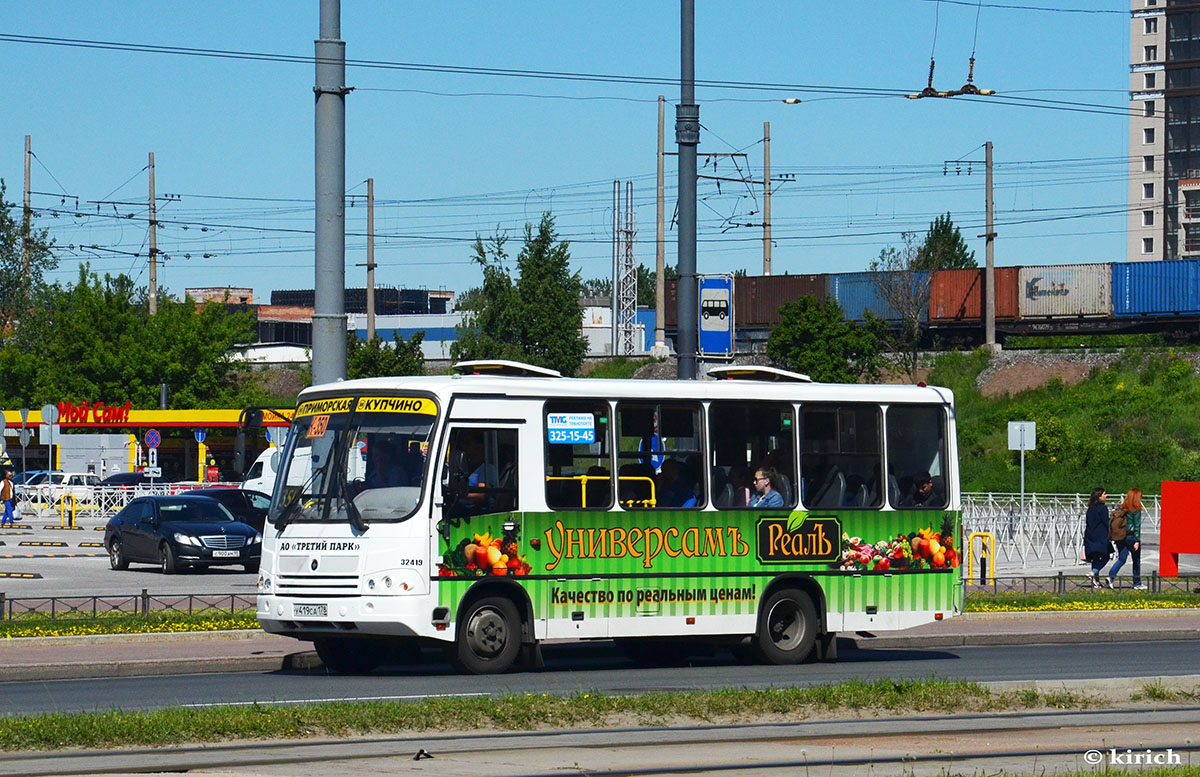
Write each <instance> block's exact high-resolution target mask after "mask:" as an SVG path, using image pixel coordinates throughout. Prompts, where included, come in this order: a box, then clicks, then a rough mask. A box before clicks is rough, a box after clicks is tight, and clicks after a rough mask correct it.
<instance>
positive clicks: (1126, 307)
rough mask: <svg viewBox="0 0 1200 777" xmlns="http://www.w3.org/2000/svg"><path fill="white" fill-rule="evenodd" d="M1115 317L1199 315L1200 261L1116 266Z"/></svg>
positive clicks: (1114, 270)
mask: <svg viewBox="0 0 1200 777" xmlns="http://www.w3.org/2000/svg"><path fill="white" fill-rule="evenodd" d="M1112 274H1113V277H1112V295H1113V315H1117V316H1173V315H1197V314H1200V260H1196V259H1179V260H1168V261H1162V262H1120V263H1117V262H1114V263H1113V266H1112Z"/></svg>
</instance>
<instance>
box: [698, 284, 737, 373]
mask: <svg viewBox="0 0 1200 777" xmlns="http://www.w3.org/2000/svg"><path fill="white" fill-rule="evenodd" d="M697 293H698V294H699V295H700V298H699V304H698V305H697V310H698V314H697V316H698V318H699V321H698V322H697V323H698V326H697V331H698V332H699V341H698V344H699V351H700V355H701V356H702V357H708V358H721V359H732V358H733V340H734V337H733V276H732V275H729V274H728V273H722V274H719V275H700V276H697Z"/></svg>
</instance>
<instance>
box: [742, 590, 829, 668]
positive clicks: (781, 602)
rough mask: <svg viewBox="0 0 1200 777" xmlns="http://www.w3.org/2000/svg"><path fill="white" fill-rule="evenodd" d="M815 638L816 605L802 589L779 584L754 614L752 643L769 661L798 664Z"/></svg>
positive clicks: (806, 655) (805, 655)
mask: <svg viewBox="0 0 1200 777" xmlns="http://www.w3.org/2000/svg"><path fill="white" fill-rule="evenodd" d="M816 639H817V608H816V607H814V606H813V603H812V599H810V598H809V596H808V594H806V593H804V592H803V591H799V590H796V589H795V588H783V589H780V590H778V591H776V592H775V593H773V594H771V595H770V596H769V597H768V598H767V601H766V602H765V603H764V604H763V607H762V610H761V611H760V612H759V615H758V631H757V633H756V634H755V637H754V640H755V647H756V648H757V649H758V653H759V654H760V655H761V656H762V658H763V660H764V661H766V662H767V663H769V664H798V663H800V662H801V661H803V660H805V659H806V658H808V656H809V654H810V653H812V649H813V645H814V644H815V643H816Z"/></svg>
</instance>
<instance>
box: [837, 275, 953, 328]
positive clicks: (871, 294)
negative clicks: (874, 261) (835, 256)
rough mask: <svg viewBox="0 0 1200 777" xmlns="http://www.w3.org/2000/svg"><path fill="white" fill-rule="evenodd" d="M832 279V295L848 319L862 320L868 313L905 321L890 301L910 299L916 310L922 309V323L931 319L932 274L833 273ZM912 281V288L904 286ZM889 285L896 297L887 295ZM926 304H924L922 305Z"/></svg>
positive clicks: (887, 318)
mask: <svg viewBox="0 0 1200 777" xmlns="http://www.w3.org/2000/svg"><path fill="white" fill-rule="evenodd" d="M828 277H829V289H828V296H829V297H830V298H831V299H834V300H837V303H838V304H839V305H841V306H842V310H843V311H844V313H845V316H846V318H847V319H848V320H851V321H862V320H863V318H864V316H863V313H864V312H869V313H870V314H871V315H873V316H875V317H876V318H882V319H884V320H885V321H899V320H900V319H902V318H903V316H902V315H901V312H900V307H902V306H903V303H900V304H899V305H898V304H897V303H895V302H892V301H889V300H888V297H889V296H892V297H893V299H895V300H907V301H909V302H910V303H911V304H912V305H913V307H915V308H917V309H919V310H920V316H921V320H922V321H928V320H929V281H930V277H929V273H927V272H917V273H912V274H911V275H910V274H907V273H871V272H843V273H833V274H831V275H830V276H828ZM906 281H907V282H911V283H912V288H911V289H906V288H903V287H902V284H904V283H905V282H906ZM885 284H891V286H889V288H894V289H895V292H894V293H892V294H885V293H884V288H885ZM922 301H923V303H924V304H921V302H922Z"/></svg>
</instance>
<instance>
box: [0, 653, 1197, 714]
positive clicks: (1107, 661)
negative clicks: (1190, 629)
mask: <svg viewBox="0 0 1200 777" xmlns="http://www.w3.org/2000/svg"><path fill="white" fill-rule="evenodd" d="M115 649H117V650H133V649H136V645H124V646H117V647H116V648H115ZM427 656H428V658H429V660H430V663H427V664H424V665H420V666H407V667H391V668H386V669H384V670H382V671H380V672H376V673H375V674H372V675H370V676H366V677H347V676H331V675H328V674H326V673H325V672H324V671H323V670H314V671H294V672H288V671H283V672H269V673H249V672H247V673H229V674H205V675H175V676H162V677H131V678H112V679H100V680H97V679H87V680H42V681H34V682H9V683H0V715H15V714H30V713H44V712H72V711H88V710H104V709H112V708H121V709H129V710H144V709H155V708H162V707H173V706H179V705H215V704H250V703H253V702H256V701H257V702H260V703H268V702H270V703H292V702H294V703H303V702H313V701H322V700H350V699H362V700H365V699H396V700H402V699H418V698H422V697H425V696H446V695H506V694H525V693H553V694H571V693H576V692H589V691H595V692H602V693H610V694H630V693H647V692H653V691H676V690H697V689H713V688H726V687H746V688H764V687H772V686H792V685H798V686H804V685H812V684H818V683H827V682H835V681H841V680H849V679H853V678H893V679H903V678H929V677H939V678H946V679H963V680H975V681H984V682H991V681H1015V680H1042V681H1055V680H1086V679H1091V678H1096V679H1097V683H1098V684H1100V683H1103V682H1105V681H1104V680H1103V679H1100V678H1113V677H1146V676H1178V675H1185V674H1192V673H1194V672H1195V671H1196V667H1197V666H1200V645H1197V644H1195V643H1193V642H1187V641H1176V642H1140V643H1095V644H1077V645H1069V646H1064V645H1022V646H998V647H960V648H930V649H906V650H886V649H885V650H880V649H875V650H846V651H844V652H843V654H842V655H841V656H840V658H839V661H838V662H837V663H834V664H803V665H800V666H791V667H777V666H746V665H743V664H740V663H738V662H736V661H735V660H733V658H732V657H730V656H728V655H726V654H717V655H715V656H712V657H708V658H703V659H697V660H694V661H693V663H692V664H691V665H690V666H684V667H671V668H642V667H636V666H634V665H633V664H632V663H630V662H629V661H628V660H626V659H625V658H623V657H621V656H619V655H617V654H615V653H613V652H611V651H607V650H601V649H597V648H595V647H591V646H588V645H569V646H556V647H550V648H548V649H547V650H546V663H547V668H546V670H545V671H542V672H536V673H527V672H524V673H513V674H505V675H499V676H483V677H478V676H467V675H458V674H455V673H453V672H452V671H451V669H450V667H449V666H447V665H445V664H441V663H435V656H434V654H433V653H427Z"/></svg>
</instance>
